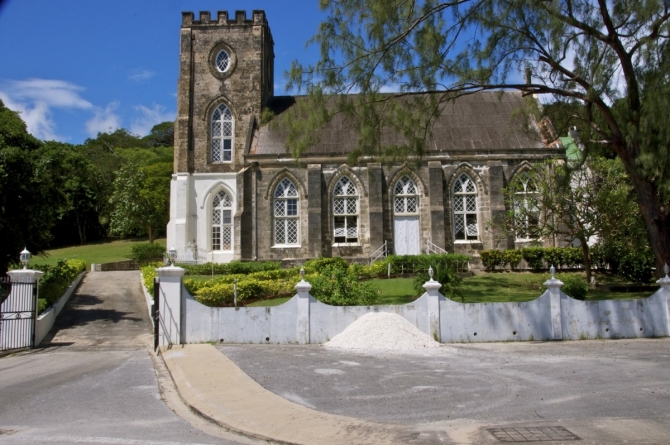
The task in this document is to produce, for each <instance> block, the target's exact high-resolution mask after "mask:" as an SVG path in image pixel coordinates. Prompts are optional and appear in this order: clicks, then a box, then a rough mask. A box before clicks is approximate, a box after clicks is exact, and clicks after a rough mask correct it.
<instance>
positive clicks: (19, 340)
mask: <svg viewBox="0 0 670 445" xmlns="http://www.w3.org/2000/svg"><path fill="white" fill-rule="evenodd" d="M0 302H1V304H0V350H1V351H4V350H8V349H19V348H32V347H33V346H34V345H35V322H36V320H35V318H36V315H37V283H36V282H35V281H27V282H17V281H15V282H13V283H12V282H10V278H9V277H3V278H1V279H0Z"/></svg>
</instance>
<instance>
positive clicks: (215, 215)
mask: <svg viewBox="0 0 670 445" xmlns="http://www.w3.org/2000/svg"><path fill="white" fill-rule="evenodd" d="M232 248H233V201H232V199H230V196H229V195H228V193H226V192H225V191H224V190H221V191H219V192H218V193H217V194H216V195H215V196H214V199H213V200H212V250H232Z"/></svg>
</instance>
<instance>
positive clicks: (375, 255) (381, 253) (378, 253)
mask: <svg viewBox="0 0 670 445" xmlns="http://www.w3.org/2000/svg"><path fill="white" fill-rule="evenodd" d="M386 255H388V250H387V249H386V241H384V244H382V245H381V246H380V247H379V249H377V250H375V251H374V252H372V254H371V255H370V264H372V263H374V262H375V261H377V260H378V259H380V258H386Z"/></svg>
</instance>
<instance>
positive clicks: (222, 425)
mask: <svg viewBox="0 0 670 445" xmlns="http://www.w3.org/2000/svg"><path fill="white" fill-rule="evenodd" d="M181 347H183V346H182V345H178V346H176V347H173V348H165V347H161V348H160V349H159V350H158V352H157V353H154V352H151V351H149V353H150V354H152V358H153V359H154V360H156V361H159V362H160V363H161V364H162V365H163V367H164V368H165V370H164V372H166V373H167V375H168V376H170V380H171V381H172V385H173V386H174V389H175V392H176V393H177V396H178V397H179V400H181V402H182V403H183V404H184V406H186V407H187V408H188V409H189V410H190V411H191V412H192V413H193V414H195V415H197V416H198V417H200V418H202V419H204V420H206V421H207V422H210V423H212V424H214V425H216V426H218V427H220V428H223V429H225V430H226V431H230V432H232V433H235V434H239V435H242V436H245V437H248V438H250V439H258V440H263V441H266V442H269V443H273V444H279V445H300V444H297V443H295V442H284V441H281V440H276V439H273V438H270V437H266V436H263V435H259V434H255V433H252V432H250V431H245V430H242V429H239V428H235V427H233V426H232V425H229V424H226V423H225V422H222V421H220V420H217V419H215V418H213V417H211V416H208V415H207V414H205V413H203V412H202V411H201V410H199V409H198V408H196V407H195V406H193V405H192V404H191V403H189V402H188V401H187V400H186V399H185V398H184V396H183V395H182V393H181V391H179V386H178V385H177V382H176V381H175V379H174V376H173V375H172V371H171V370H170V367H169V366H168V365H167V363H166V362H165V357H164V356H163V351H164V350H168V349H174V348H181ZM154 367H155V366H154ZM157 371H158V370H157ZM159 372H160V371H159Z"/></svg>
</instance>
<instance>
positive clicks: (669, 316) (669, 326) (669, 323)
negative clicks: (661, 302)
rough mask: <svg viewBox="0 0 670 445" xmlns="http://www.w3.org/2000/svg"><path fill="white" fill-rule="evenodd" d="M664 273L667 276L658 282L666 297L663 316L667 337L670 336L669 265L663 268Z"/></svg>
mask: <svg viewBox="0 0 670 445" xmlns="http://www.w3.org/2000/svg"><path fill="white" fill-rule="evenodd" d="M663 272H664V273H665V276H664V277H663V278H661V279H659V280H657V281H656V282H657V283H658V284H659V285H660V286H661V287H662V288H663V294H664V295H665V310H664V311H663V315H664V316H665V318H666V323H665V326H663V327H664V328H665V335H670V313H668V306H669V305H670V277H669V276H668V273H670V267H668V265H667V264H666V265H664V266H663Z"/></svg>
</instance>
